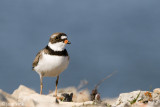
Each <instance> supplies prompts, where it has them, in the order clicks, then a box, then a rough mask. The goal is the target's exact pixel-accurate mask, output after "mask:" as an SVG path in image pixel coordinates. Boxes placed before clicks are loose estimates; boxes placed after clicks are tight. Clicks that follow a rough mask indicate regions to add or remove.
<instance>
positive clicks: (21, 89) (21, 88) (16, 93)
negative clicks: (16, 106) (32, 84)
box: [12, 85, 36, 99]
mask: <svg viewBox="0 0 160 107" xmlns="http://www.w3.org/2000/svg"><path fill="white" fill-rule="evenodd" d="M35 93H36V92H35V91H34V90H32V89H30V88H28V87H26V86H24V85H20V86H19V88H18V89H16V90H15V91H14V92H13V93H12V96H14V97H15V98H17V99H19V96H21V94H25V95H30V94H35Z"/></svg>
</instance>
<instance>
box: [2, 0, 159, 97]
mask: <svg viewBox="0 0 160 107" xmlns="http://www.w3.org/2000/svg"><path fill="white" fill-rule="evenodd" d="M159 4H160V1H153V0H152V1H151V0H141V1H139V0H130V1H127V0H121V1H113V0H112V1H106V0H101V1H93V0H87V1H74V0H70V1H60V0H59V1H56V0H45V1H42V0H41V1H40V0H39V1H38V0H14V1H13V0H1V1H0V50H1V51H0V70H1V73H0V88H1V89H3V90H5V91H7V92H9V93H12V91H13V90H14V89H16V88H17V87H18V86H19V85H20V84H24V85H26V86H28V87H30V88H33V89H35V90H36V91H37V92H39V76H38V74H37V73H36V72H34V71H32V69H31V68H32V61H33V60H34V57H35V55H36V54H37V52H38V51H39V50H40V49H42V48H43V47H45V46H46V45H47V43H48V40H49V37H50V35H51V34H52V33H55V32H65V33H67V34H68V38H69V40H70V41H71V42H72V44H71V45H69V46H67V49H68V52H69V54H70V57H71V60H70V65H69V67H68V69H67V70H66V71H65V72H63V73H62V74H61V75H60V81H59V86H58V87H59V88H63V87H68V86H78V84H79V82H80V80H83V79H86V80H88V82H89V84H88V85H87V86H86V88H89V89H93V88H94V86H95V84H96V83H98V81H99V80H101V79H102V78H104V77H105V76H107V75H109V74H110V73H111V72H113V71H118V73H116V74H115V75H114V76H112V77H111V78H110V79H108V80H106V81H105V82H104V83H103V84H101V86H100V88H99V92H100V93H101V95H102V97H116V96H118V95H119V93H122V92H128V91H133V90H137V89H142V90H149V87H150V86H152V88H156V87H160V85H159V81H160V78H159V76H160V65H159V64H160V57H159V55H160V30H159V29H160V14H159V13H160V7H159ZM55 79H56V78H45V79H44V93H48V91H49V90H53V89H54V88H55Z"/></svg>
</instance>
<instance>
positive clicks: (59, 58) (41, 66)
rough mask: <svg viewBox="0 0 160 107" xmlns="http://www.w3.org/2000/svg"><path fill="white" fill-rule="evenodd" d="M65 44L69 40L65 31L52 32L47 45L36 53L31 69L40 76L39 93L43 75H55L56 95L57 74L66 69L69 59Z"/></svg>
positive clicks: (68, 42) (41, 87)
mask: <svg viewBox="0 0 160 107" xmlns="http://www.w3.org/2000/svg"><path fill="white" fill-rule="evenodd" d="M67 44H71V42H70V41H68V39H67V35H66V34H65V33H62V32H57V33H53V34H52V35H51V36H50V39H49V43H48V45H47V46H46V47H45V48H43V49H42V50H40V51H39V52H38V53H37V55H36V57H35V59H34V61H33V63H32V70H33V71H36V72H37V73H38V74H39V76H40V94H42V89H43V77H57V79H56V88H55V95H53V96H56V97H57V86H58V80H59V75H60V74H61V73H62V72H63V71H64V70H66V69H67V67H68V65H69V60H70V57H69V55H68V52H67V50H66V48H65V46H66V45H67Z"/></svg>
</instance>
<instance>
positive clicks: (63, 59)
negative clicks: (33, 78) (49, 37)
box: [35, 54, 69, 77]
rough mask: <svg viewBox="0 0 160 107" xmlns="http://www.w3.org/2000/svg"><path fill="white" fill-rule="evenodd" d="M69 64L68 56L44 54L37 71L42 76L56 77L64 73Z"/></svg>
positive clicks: (36, 68)
mask: <svg viewBox="0 0 160 107" xmlns="http://www.w3.org/2000/svg"><path fill="white" fill-rule="evenodd" d="M68 64H69V59H68V56H55V55H48V54H43V56H42V58H41V59H40V61H39V63H38V65H37V66H36V67H35V70H36V72H38V73H39V74H41V75H42V76H46V77H54V76H58V75H59V74H60V73H61V72H63V71H64V70H65V69H66V68H67V67H68Z"/></svg>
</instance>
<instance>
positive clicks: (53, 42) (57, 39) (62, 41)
mask: <svg viewBox="0 0 160 107" xmlns="http://www.w3.org/2000/svg"><path fill="white" fill-rule="evenodd" d="M66 44H71V42H69V41H68V39H67V35H66V34H65V33H60V32H58V33H54V34H52V35H51V37H50V39H49V43H48V46H49V47H50V48H51V49H52V50H54V51H62V50H64V49H65V46H66Z"/></svg>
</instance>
